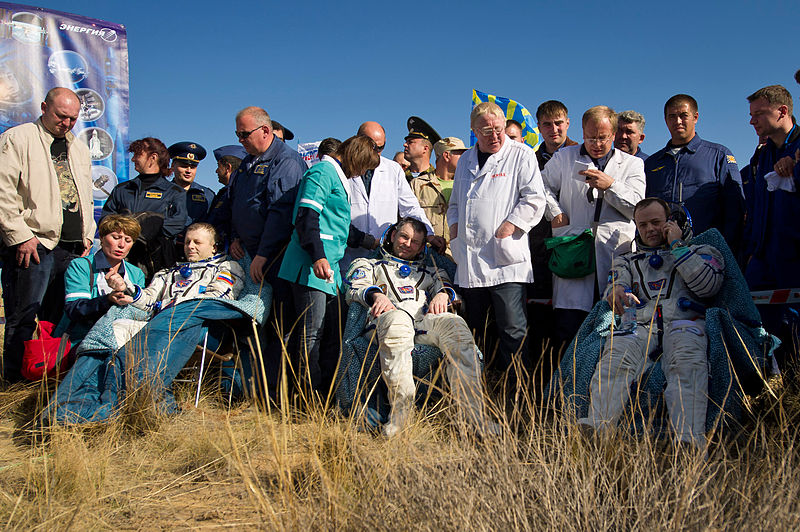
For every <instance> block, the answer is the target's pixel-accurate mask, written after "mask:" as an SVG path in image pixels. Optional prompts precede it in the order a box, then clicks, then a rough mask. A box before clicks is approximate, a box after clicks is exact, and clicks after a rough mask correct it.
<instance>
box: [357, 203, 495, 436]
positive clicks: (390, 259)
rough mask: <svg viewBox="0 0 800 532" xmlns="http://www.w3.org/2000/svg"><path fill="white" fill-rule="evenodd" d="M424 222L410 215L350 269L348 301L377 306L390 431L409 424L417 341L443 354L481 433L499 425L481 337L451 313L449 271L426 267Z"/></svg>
mask: <svg viewBox="0 0 800 532" xmlns="http://www.w3.org/2000/svg"><path fill="white" fill-rule="evenodd" d="M425 235H426V229H425V226H424V225H423V224H422V223H421V222H419V221H418V220H416V219H413V218H404V219H402V220H400V221H399V222H397V224H396V226H395V227H394V229H391V228H390V229H389V230H388V232H387V235H386V237H385V238H384V244H383V246H382V247H381V248H380V252H379V253H380V254H379V257H378V258H374V259H370V258H359V259H356V260H354V261H353V262H352V264H351V265H350V268H349V269H348V272H347V278H346V279H347V281H346V284H347V293H346V297H347V301H348V302H349V303H352V302H358V303H360V304H362V305H364V306H365V307H367V308H369V309H370V312H369V317H368V324H369V325H374V326H375V328H376V332H377V338H378V345H379V356H380V361H381V371H382V374H383V379H384V381H385V382H386V386H387V388H388V390H389V403H390V405H391V408H392V409H391V414H390V416H389V423H387V424H386V425H384V427H383V433H384V435H386V436H387V437H391V436H394V435H395V434H397V433H398V432H400V431H401V430H403V429H404V428H405V427H406V426H408V424H409V422H410V420H411V418H412V412H413V408H414V392H415V386H414V377H413V373H412V369H413V368H412V359H411V350H412V349H413V348H414V343H415V342H416V343H418V344H426V345H433V346H436V347H438V348H439V349H440V350H441V351H442V353H444V357H445V358H444V364H445V374H446V375H447V380H448V382H449V383H450V389H451V392H452V396H453V400H454V402H455V403H456V405H457V406H458V408H459V410H460V412H461V413H462V414H463V415H465V417H466V418H467V420H468V421H469V422H470V423H472V424H473V426H474V427H475V428H476V430H477V431H478V432H479V433H481V434H486V433H497V432H498V431H499V428H498V426H497V425H496V424H494V423H493V422H491V421H489V420H488V419H487V418H486V415H485V412H484V405H483V393H482V385H481V378H480V372H481V369H480V368H481V367H480V361H479V359H478V350H477V348H476V346H475V341H474V339H473V338H472V334H471V333H470V330H469V328H468V327H467V324H466V322H465V321H464V319H463V318H461V317H460V316H457V315H456V314H453V313H450V312H448V311H447V308H448V306H449V305H450V303H452V301H453V299H454V298H455V292H454V291H453V289H452V288H451V286H450V280H449V278H448V276H447V273H446V272H445V271H444V270H443V269H441V268H439V269H433V268H430V267H427V266H425V264H424V261H423V260H422V258H423V251H424V246H425Z"/></svg>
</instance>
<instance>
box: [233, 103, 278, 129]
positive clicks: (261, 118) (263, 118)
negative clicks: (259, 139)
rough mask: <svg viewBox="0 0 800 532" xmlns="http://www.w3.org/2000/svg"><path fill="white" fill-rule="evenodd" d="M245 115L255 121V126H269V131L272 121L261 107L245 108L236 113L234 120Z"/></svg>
mask: <svg viewBox="0 0 800 532" xmlns="http://www.w3.org/2000/svg"><path fill="white" fill-rule="evenodd" d="M245 115H249V116H250V117H251V118H252V119H253V120H254V121H255V123H256V125H257V126H269V127H270V129H272V120H270V118H269V113H268V112H266V111H265V110H264V109H262V108H261V107H255V106H251V107H245V108H244V109H242V110H241V111H239V112H238V113H236V119H237V120H239V119H240V118H241V117H243V116H245Z"/></svg>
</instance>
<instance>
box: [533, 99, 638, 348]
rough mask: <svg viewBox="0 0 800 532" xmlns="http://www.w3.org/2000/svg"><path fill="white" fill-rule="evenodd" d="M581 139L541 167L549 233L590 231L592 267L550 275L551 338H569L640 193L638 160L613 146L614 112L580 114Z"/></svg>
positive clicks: (600, 286)
mask: <svg viewBox="0 0 800 532" xmlns="http://www.w3.org/2000/svg"><path fill="white" fill-rule="evenodd" d="M582 125H583V144H581V145H577V146H566V147H564V148H561V149H560V150H558V151H557V152H556V153H555V154H554V155H553V157H552V158H551V159H550V161H549V162H548V163H547V164H546V165H545V167H544V170H542V177H543V178H544V184H545V187H546V188H547V194H548V199H547V211H546V213H545V216H546V217H547V218H548V219H549V220H551V223H552V227H553V237H562V236H577V235H580V234H582V233H584V232H585V231H586V230H587V229H591V230H592V233H593V234H594V246H593V249H594V254H595V272H593V273H590V274H588V275H585V276H583V277H576V278H572V277H571V278H566V277H559V276H557V275H555V274H554V276H553V308H554V309H555V316H556V338H557V340H558V341H560V342H569V341H570V340H572V337H573V336H575V333H576V332H577V331H578V328H580V326H581V323H583V320H584V318H586V315H587V314H588V313H589V311H590V310H592V306H593V305H594V302H595V297H594V296H595V294H596V293H600V292H602V291H603V290H604V289H605V286H606V278H607V277H608V271H609V269H610V268H611V260H612V258H613V255H614V251H615V250H616V249H617V247H618V246H620V245H621V244H623V243H625V242H629V241H631V240H633V237H634V234H635V231H636V227H635V226H634V224H633V208H634V206H635V205H636V203H637V202H639V200H641V199H642V198H643V197H644V190H645V182H644V163H643V162H642V160H641V159H640V158H638V157H634V156H633V155H629V154H627V153H625V152H623V151H622V150H616V149H614V145H613V143H614V136H615V134H616V131H617V114H616V113H615V112H614V110H613V109H611V108H610V107H607V106H605V105H598V106H596V107H592V108H590V109H589V110H587V111H586V112H585V113H584V114H583V120H582Z"/></svg>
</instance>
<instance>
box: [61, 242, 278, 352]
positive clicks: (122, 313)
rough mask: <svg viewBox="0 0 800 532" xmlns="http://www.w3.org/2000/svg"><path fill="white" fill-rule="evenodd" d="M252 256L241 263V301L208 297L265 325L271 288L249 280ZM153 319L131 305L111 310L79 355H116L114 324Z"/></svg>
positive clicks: (145, 312)
mask: <svg viewBox="0 0 800 532" xmlns="http://www.w3.org/2000/svg"><path fill="white" fill-rule="evenodd" d="M250 262H251V260H250V257H249V256H245V257H244V258H242V259H241V260H240V261H239V264H240V265H241V266H242V269H243V270H244V272H245V275H244V288H242V291H241V293H240V294H239V298H238V299H236V300H230V299H222V298H206V299H213V300H216V301H221V302H223V303H225V304H226V305H228V306H230V307H232V308H234V309H237V310H239V311H241V312H242V313H244V314H246V315H248V316H250V317H251V318H254V319H255V320H256V322H258V323H259V324H261V323H263V322H264V319H265V318H266V317H267V314H268V310H267V309H269V308H270V306H271V304H272V287H271V286H270V285H269V284H267V283H264V285H263V286H261V285H259V284H257V283H255V282H254V281H253V280H252V279H251V278H250V274H249V272H250ZM150 317H151V315H150V312H148V311H145V310H141V309H138V308H136V307H134V306H132V305H128V306H126V307H117V306H114V307H111V309H110V310H109V311H108V312H107V313H106V314H105V315H104V316H103V317H102V318H100V319H99V320H97V323H95V324H94V326H93V327H92V329H91V330H90V331H89V333H88V334H87V335H86V337H85V338H84V339H83V341H82V342H81V344H80V345H79V346H78V348H77V353H78V354H81V353H88V352H96V351H108V350H110V351H112V352H115V351H116V350H117V349H119V348H120V347H122V346H119V345H117V342H116V339H115V337H114V332H113V329H112V323H114V321H115V320H119V319H128V320H137V321H147V320H149V319H150Z"/></svg>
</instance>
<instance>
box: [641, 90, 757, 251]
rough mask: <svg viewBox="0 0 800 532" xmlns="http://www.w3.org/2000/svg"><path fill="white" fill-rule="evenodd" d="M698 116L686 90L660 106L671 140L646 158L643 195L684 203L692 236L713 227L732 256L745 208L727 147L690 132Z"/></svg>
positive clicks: (737, 169)
mask: <svg viewBox="0 0 800 532" xmlns="http://www.w3.org/2000/svg"><path fill="white" fill-rule="evenodd" d="M698 116H699V114H698V111H697V101H696V100H695V99H694V98H692V97H691V96H689V95H688V94H676V95H675V96H673V97H672V98H670V99H669V100H667V103H665V104H664V121H665V122H666V123H667V129H669V133H670V135H671V137H672V138H671V139H670V141H669V142H668V143H667V145H666V146H665V147H663V148H661V149H660V150H658V151H657V152H655V153H654V154H653V155H651V156H650V157H648V158H647V162H646V163H645V175H646V178H647V196H648V197H650V196H653V197H656V198H661V199H663V200H666V201H668V202H675V203H678V202H683V203H685V205H686V209H687V210H688V211H689V214H691V216H692V230H693V231H694V234H696V235H699V234H700V233H702V232H703V231H705V230H706V229H708V228H709V227H716V228H717V229H719V231H720V233H722V236H724V237H725V240H726V241H727V242H728V245H729V246H730V247H731V249H732V250H733V252H734V254H736V252H737V250H738V248H739V247H740V243H741V242H740V240H741V236H742V228H743V224H744V211H745V209H744V195H743V193H742V178H741V176H740V175H739V167H738V166H737V165H736V158H735V157H734V156H733V154H732V153H731V151H730V150H729V149H728V148H726V147H725V146H723V145H721V144H716V143H714V142H709V141H707V140H705V139H701V138H700V136H699V135H698V134H697V133H696V132H695V128H696V127H697V119H698Z"/></svg>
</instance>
